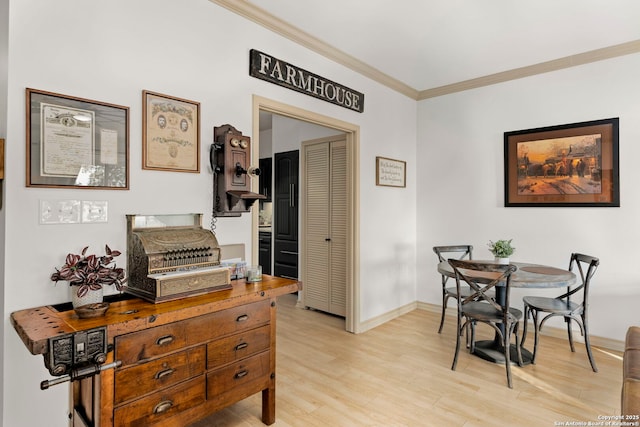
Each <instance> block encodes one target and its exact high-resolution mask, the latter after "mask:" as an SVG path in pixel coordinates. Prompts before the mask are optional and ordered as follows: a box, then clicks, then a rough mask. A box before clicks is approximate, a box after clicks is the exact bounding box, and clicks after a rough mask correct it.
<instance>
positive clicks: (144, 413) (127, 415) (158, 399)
mask: <svg viewBox="0 0 640 427" xmlns="http://www.w3.org/2000/svg"><path fill="white" fill-rule="evenodd" d="M204 401H205V378H204V375H201V376H199V377H197V378H194V379H192V380H189V381H186V382H183V383H180V384H177V385H175V386H173V387H169V388H167V389H164V390H161V391H158V392H156V393H153V394H151V395H148V396H146V397H143V398H142V399H138V400H135V401H133V402H131V403H129V404H127V405H124V406H122V407H120V408H116V409H115V411H114V424H113V425H114V426H118V427H142V426H151V425H154V424H155V423H158V422H161V421H164V420H167V419H168V418H170V417H172V416H174V415H177V414H179V413H180V412H182V411H185V410H187V409H189V408H193V407H194V406H196V405H200V404H202V403H204Z"/></svg>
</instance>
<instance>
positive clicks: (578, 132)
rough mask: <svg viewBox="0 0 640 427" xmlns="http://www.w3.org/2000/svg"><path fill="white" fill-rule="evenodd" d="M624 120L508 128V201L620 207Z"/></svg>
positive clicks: (505, 152) (506, 177) (517, 204)
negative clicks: (621, 125)
mask: <svg viewBox="0 0 640 427" xmlns="http://www.w3.org/2000/svg"><path fill="white" fill-rule="evenodd" d="M618 122H619V119H618V118H612V119H604V120H594V121H589V122H581V123H572V124H567V125H559V126H550V127H544V128H537V129H527V130H519V131H513V132H505V134H504V186H505V188H504V194H505V201H504V204H505V206H507V207H511V206H534V207H538V206H549V207H551V206H559V207H569V206H589V207H619V206H620V182H619V176H620V172H619V170H618V167H619V159H618V126H619V123H618Z"/></svg>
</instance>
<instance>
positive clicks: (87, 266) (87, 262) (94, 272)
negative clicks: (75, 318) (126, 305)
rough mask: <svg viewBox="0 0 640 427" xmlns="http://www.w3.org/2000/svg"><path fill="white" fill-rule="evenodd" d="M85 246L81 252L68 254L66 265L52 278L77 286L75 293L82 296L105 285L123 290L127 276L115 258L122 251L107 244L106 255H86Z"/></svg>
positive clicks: (99, 289)
mask: <svg viewBox="0 0 640 427" xmlns="http://www.w3.org/2000/svg"><path fill="white" fill-rule="evenodd" d="M88 248H89V247H88V246H85V247H84V248H83V249H82V252H80V254H68V255H67V258H66V260H65V263H64V265H63V266H62V267H61V268H60V269H58V268H56V271H55V273H53V274H52V275H51V280H53V281H54V282H56V283H58V282H59V281H61V280H66V281H68V282H69V285H70V286H72V287H73V286H75V287H76V288H77V289H74V291H75V295H77V296H78V297H80V298H82V297H84V296H85V295H87V294H88V293H89V291H101V290H102V287H103V286H111V285H114V286H115V287H116V289H117V290H119V291H122V290H123V289H124V284H125V283H126V282H127V277H126V275H125V271H124V269H123V268H119V267H116V264H115V262H114V261H113V259H114V258H115V257H117V256H119V255H120V251H116V250H111V248H109V246H108V245H105V255H102V256H97V255H94V254H91V255H86V253H87V249H88Z"/></svg>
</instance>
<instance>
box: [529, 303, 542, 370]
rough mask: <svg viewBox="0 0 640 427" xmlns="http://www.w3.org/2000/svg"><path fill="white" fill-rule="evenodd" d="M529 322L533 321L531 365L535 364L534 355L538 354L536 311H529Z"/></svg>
mask: <svg viewBox="0 0 640 427" xmlns="http://www.w3.org/2000/svg"><path fill="white" fill-rule="evenodd" d="M530 313H531V320H533V353H532V354H531V364H532V365H535V364H536V355H537V354H538V334H539V333H540V331H539V328H538V310H535V309H531V310H530Z"/></svg>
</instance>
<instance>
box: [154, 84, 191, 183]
mask: <svg viewBox="0 0 640 427" xmlns="http://www.w3.org/2000/svg"><path fill="white" fill-rule="evenodd" d="M142 168H143V169H150V170H162V171H172V172H192V173H199V172H200V103H199V102H195V101H189V100H188V99H181V98H176V97H173V96H168V95H163V94H160V93H154V92H149V91H146V90H145V91H143V92H142Z"/></svg>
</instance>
